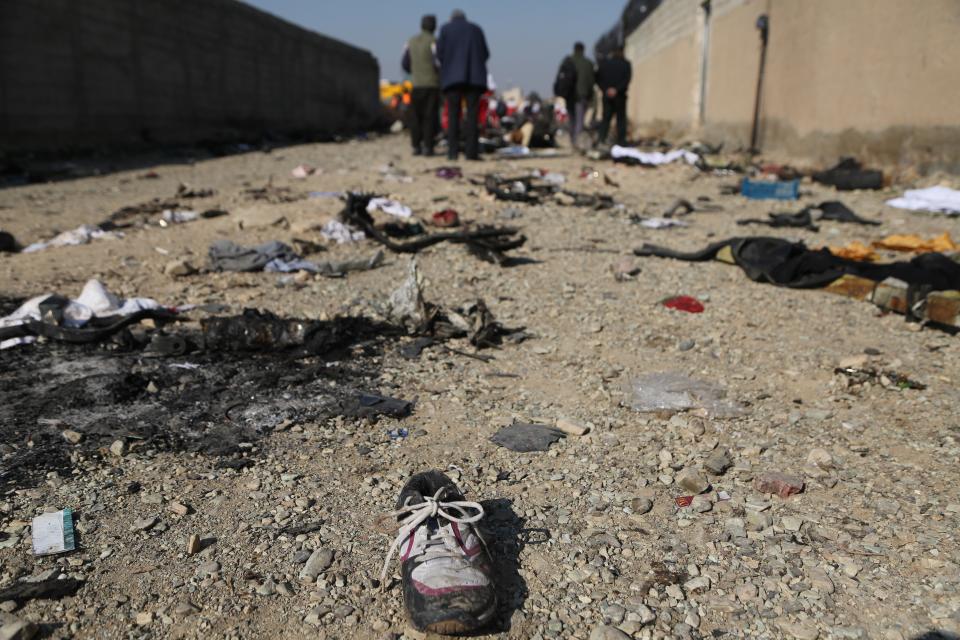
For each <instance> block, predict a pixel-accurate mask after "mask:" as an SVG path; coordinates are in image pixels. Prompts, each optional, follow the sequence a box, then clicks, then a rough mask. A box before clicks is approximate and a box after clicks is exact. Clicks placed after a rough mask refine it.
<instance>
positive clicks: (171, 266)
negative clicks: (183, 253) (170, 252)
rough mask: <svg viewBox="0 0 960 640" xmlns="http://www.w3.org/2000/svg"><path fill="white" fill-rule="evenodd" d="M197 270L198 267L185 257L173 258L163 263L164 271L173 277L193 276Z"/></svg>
mask: <svg viewBox="0 0 960 640" xmlns="http://www.w3.org/2000/svg"><path fill="white" fill-rule="evenodd" d="M196 272H197V268H196V267H194V266H193V265H192V264H190V263H189V262H187V261H186V260H183V259H179V260H171V261H170V262H168V263H167V264H165V265H163V273H164V274H166V275H168V276H170V277H172V278H183V277H185V276H192V275H193V274H195V273H196Z"/></svg>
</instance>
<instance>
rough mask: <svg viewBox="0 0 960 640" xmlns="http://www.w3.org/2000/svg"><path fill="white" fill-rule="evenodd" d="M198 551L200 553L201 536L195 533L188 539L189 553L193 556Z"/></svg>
mask: <svg viewBox="0 0 960 640" xmlns="http://www.w3.org/2000/svg"><path fill="white" fill-rule="evenodd" d="M197 553H200V536H198V535H197V534H195V533H194V534H191V535H190V538H189V539H188V540H187V555H188V556H192V555H195V554H197Z"/></svg>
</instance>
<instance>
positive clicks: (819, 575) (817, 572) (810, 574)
mask: <svg viewBox="0 0 960 640" xmlns="http://www.w3.org/2000/svg"><path fill="white" fill-rule="evenodd" d="M807 581H808V582H809V583H810V586H811V587H813V588H814V589H816V590H817V591H819V592H820V593H833V590H834V585H833V580H831V579H830V576H828V575H827V572H826V571H824V570H823V569H820V568H819V567H814V568H812V569H808V570H807Z"/></svg>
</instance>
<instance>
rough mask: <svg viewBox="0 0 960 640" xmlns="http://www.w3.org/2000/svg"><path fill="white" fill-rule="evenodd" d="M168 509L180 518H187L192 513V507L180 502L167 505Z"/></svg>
mask: <svg viewBox="0 0 960 640" xmlns="http://www.w3.org/2000/svg"><path fill="white" fill-rule="evenodd" d="M167 509H169V510H170V511H171V512H172V513H174V514H176V515H178V516H185V515H187V514H188V513H190V507H188V506H187V505H185V504H182V503H180V502H171V503H170V504H168V505H167Z"/></svg>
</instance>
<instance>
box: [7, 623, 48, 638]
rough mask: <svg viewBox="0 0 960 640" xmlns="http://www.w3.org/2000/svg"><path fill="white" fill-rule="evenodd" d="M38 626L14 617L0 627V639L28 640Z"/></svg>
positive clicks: (37, 629)
mask: <svg viewBox="0 0 960 640" xmlns="http://www.w3.org/2000/svg"><path fill="white" fill-rule="evenodd" d="M37 631H39V628H38V627H37V625H35V624H34V623H32V622H27V621H26V620H17V619H14V620H12V621H10V622H7V623H6V624H4V625H3V626H2V627H0V640H30V639H31V638H33V637H34V636H35V635H37Z"/></svg>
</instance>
